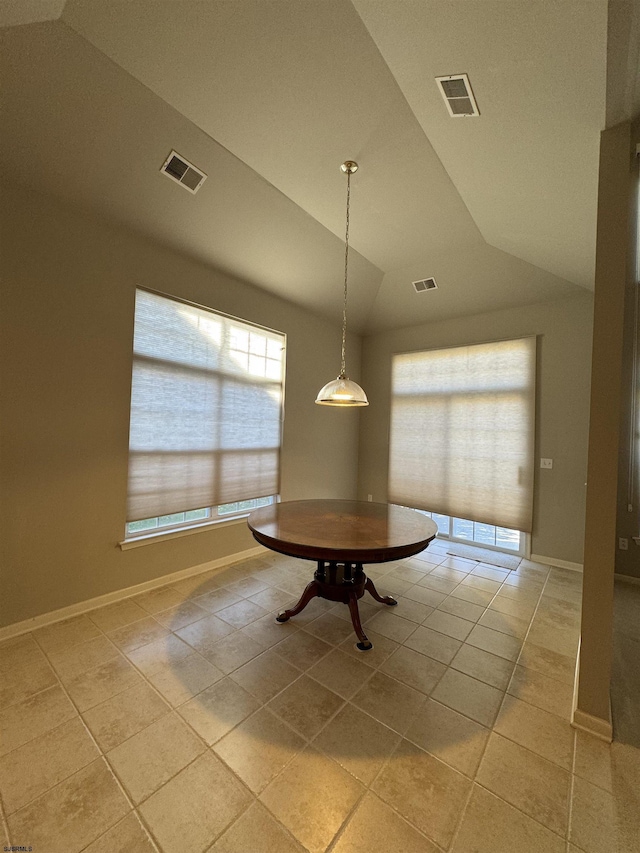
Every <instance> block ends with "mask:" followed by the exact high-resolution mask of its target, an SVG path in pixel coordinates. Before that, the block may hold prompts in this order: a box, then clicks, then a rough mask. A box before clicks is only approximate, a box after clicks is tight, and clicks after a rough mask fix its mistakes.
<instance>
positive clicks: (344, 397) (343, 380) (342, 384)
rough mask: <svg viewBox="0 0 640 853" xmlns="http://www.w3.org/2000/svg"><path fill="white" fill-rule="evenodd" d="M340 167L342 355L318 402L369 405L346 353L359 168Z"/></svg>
mask: <svg viewBox="0 0 640 853" xmlns="http://www.w3.org/2000/svg"><path fill="white" fill-rule="evenodd" d="M340 169H341V170H342V171H343V172H344V173H345V174H346V176H347V216H346V228H345V236H344V299H343V304H342V357H341V361H340V374H339V376H338V378H337V379H333V380H332V381H331V382H327V384H326V385H325V386H324V388H321V389H320V391H319V393H318V396H317V397H316V403H317V404H318V405H319V406H339V407H341V408H348V407H352V406H368V405H369V401H368V400H367V395H366V394H365V393H364V391H363V390H362V388H361V387H360V386H359V385H358V384H357V382H352V381H351V379H349V378H348V376H347V373H346V363H345V355H346V348H347V283H348V279H349V208H350V203H351V175H353V173H354V172H356V171H357V170H358V164H357V163H356V162H355V160H346V161H345V162H344V163H343V164H342V165H341V166H340Z"/></svg>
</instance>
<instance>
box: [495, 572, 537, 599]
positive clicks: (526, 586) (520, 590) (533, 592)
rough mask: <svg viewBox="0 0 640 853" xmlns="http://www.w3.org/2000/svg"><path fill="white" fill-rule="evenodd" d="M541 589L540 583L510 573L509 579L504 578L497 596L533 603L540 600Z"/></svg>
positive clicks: (515, 573) (516, 573)
mask: <svg viewBox="0 0 640 853" xmlns="http://www.w3.org/2000/svg"><path fill="white" fill-rule="evenodd" d="M543 587H544V583H543V582H542V581H537V580H533V579H532V578H525V577H523V576H522V575H521V574H519V573H518V572H511V573H510V574H509V577H508V578H505V581H504V583H503V584H502V586H501V587H500V591H499V592H498V595H499V596H502V595H504V596H505V597H506V598H513V599H514V600H515V601H526V600H530V601H533V602H534V603H535V602H537V601H538V599H539V598H540V595H541V593H542V590H543Z"/></svg>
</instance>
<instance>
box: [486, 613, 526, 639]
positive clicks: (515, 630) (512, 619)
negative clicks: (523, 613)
mask: <svg viewBox="0 0 640 853" xmlns="http://www.w3.org/2000/svg"><path fill="white" fill-rule="evenodd" d="M478 625H483V626H484V627H485V628H491V629H492V630H494V631H500V633H501V634H508V635H509V636H510V637H517V638H518V639H519V640H524V638H525V637H526V635H527V631H528V630H529V621H528V620H526V619H519V618H518V617H517V616H511V615H510V614H509V613H502V612H501V611H499V610H492V609H491V608H490V607H489V608H488V609H487V610H486V611H485V612H484V613H483V615H482V616H481V617H480V619H479V620H478Z"/></svg>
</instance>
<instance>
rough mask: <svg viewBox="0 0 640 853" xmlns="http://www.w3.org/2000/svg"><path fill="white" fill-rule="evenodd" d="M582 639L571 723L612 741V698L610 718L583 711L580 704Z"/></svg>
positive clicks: (600, 738)
mask: <svg viewBox="0 0 640 853" xmlns="http://www.w3.org/2000/svg"><path fill="white" fill-rule="evenodd" d="M581 645H582V643H581V640H580V641H578V654H577V657H576V671H575V677H574V679H573V703H572V707H571V725H572V726H573V728H574V729H580V731H583V732H588V733H589V734H590V735H593V736H594V737H597V738H598V739H599V740H604V741H606V742H607V743H611V741H612V740H613V725H612V722H611V720H612V717H611V700H609V719H608V720H603V719H602V717H594V716H593V714H588V713H587V712H586V711H581V710H580V709H579V708H578V707H577V705H578V682H579V680H580V650H581Z"/></svg>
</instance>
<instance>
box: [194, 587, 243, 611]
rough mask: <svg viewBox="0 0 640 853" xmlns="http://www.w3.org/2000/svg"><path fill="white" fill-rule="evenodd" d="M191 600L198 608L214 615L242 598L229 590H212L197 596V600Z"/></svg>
mask: <svg viewBox="0 0 640 853" xmlns="http://www.w3.org/2000/svg"><path fill="white" fill-rule="evenodd" d="M191 600H192V601H193V602H194V604H197V605H198V607H204V609H205V610H208V611H209V613H216V612H217V611H218V610H224V608H225V607H230V606H231V605H232V604H236V603H237V602H238V601H242V596H241V595H238V594H237V593H236V592H233V590H230V589H214V590H212V591H210V592H205V593H204V595H199V596H198V597H197V598H193V597H192V598H191Z"/></svg>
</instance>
